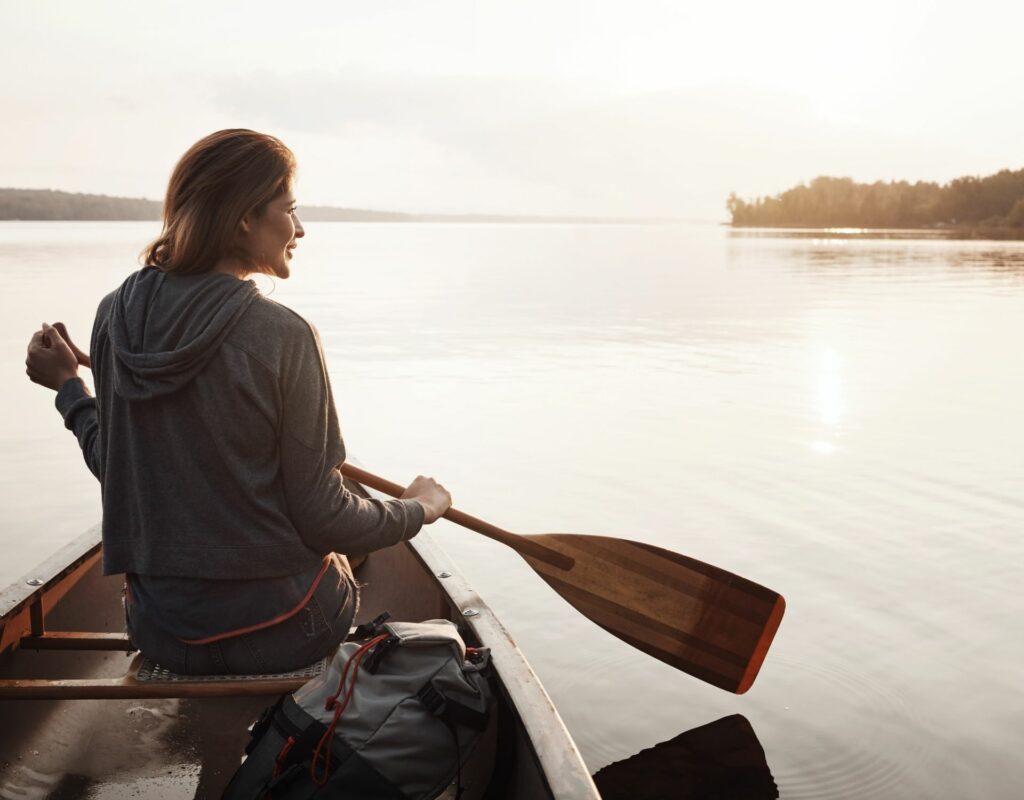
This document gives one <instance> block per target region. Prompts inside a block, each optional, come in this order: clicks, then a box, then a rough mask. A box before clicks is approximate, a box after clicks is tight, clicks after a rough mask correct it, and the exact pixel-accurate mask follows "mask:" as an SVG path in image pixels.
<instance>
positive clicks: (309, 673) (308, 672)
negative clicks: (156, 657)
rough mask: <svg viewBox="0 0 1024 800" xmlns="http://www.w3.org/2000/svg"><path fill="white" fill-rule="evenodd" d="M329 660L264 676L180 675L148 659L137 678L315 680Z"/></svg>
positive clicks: (164, 680)
mask: <svg viewBox="0 0 1024 800" xmlns="http://www.w3.org/2000/svg"><path fill="white" fill-rule="evenodd" d="M327 661H328V659H327V658H322V659H320V660H319V661H317V662H315V663H313V664H309V665H307V666H305V667H301V668H299V669H295V670H292V671H291V672H270V673H266V674H263V675H178V674H177V673H174V672H171V671H170V670H169V669H167V667H164V666H161V665H160V664H157V663H155V662H153V661H151V660H150V659H148V658H144V659H143V660H142V664H140V665H139V671H138V674H136V676H135V678H136V680H139V681H160V682H172V683H216V682H217V681H266V680H279V679H281V678H304V679H306V680H309V679H310V678H315V677H316V676H317V675H319V674H320V673H321V672H323V671H324V669H326V667H327Z"/></svg>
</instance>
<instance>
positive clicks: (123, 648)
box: [0, 526, 600, 800]
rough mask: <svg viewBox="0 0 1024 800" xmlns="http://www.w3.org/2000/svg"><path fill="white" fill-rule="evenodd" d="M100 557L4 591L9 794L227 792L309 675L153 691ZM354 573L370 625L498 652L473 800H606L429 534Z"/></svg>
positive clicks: (96, 542) (517, 655)
mask: <svg viewBox="0 0 1024 800" xmlns="http://www.w3.org/2000/svg"><path fill="white" fill-rule="evenodd" d="M100 548H101V544H100V529H99V526H96V527H94V528H92V529H90V530H89V531H87V532H86V533H85V534H83V535H82V536H81V537H80V538H78V539H77V540H75V541H74V542H72V543H70V544H69V545H67V546H66V547H64V548H62V549H61V550H59V551H58V552H57V553H55V554H54V555H53V556H51V557H50V558H49V559H48V560H47V561H46V562H44V563H43V564H41V565H40V566H39V567H38V568H37V569H35V570H33V571H32V572H30V573H29V574H27V575H26V576H24V578H22V579H21V580H19V581H17V582H15V583H14V584H13V585H11V586H9V587H7V588H6V589H3V590H2V591H0V720H2V721H3V724H2V725H0V797H14V796H18V797H20V796H25V797H37V798H44V797H48V798H54V799H55V800H56V798H68V797H85V796H88V797H101V796H102V797H107V796H112V797H113V796H116V797H121V796H143V797H160V798H192V797H195V798H215V797H219V796H220V794H221V791H222V789H223V787H224V786H225V785H226V783H227V781H228V780H229V778H230V777H231V775H232V774H233V772H234V770H235V769H237V767H238V764H239V761H240V758H241V756H242V752H243V749H244V746H245V743H246V741H247V740H248V734H247V731H246V729H247V726H248V725H249V723H250V722H251V721H252V720H253V719H254V718H255V717H256V715H257V714H258V712H259V711H260V710H261V709H262V708H263V707H265V706H266V705H268V704H269V703H270V702H272V700H273V699H274V696H275V695H276V694H278V693H280V692H281V691H285V690H289V689H291V688H294V687H295V686H296V685H297V683H298V682H301V680H302V679H301V678H300V679H296V678H295V677H292V676H290V677H286V678H272V679H263V680H260V681H252V682H248V684H249V685H248V686H245V685H242V684H245V683H247V682H237V684H236V685H232V686H230V687H229V688H230V689H231V691H232V692H236V690H237V692H241V694H238V693H236V694H235V696H228V697H226V696H220V695H221V694H223V690H224V686H225V685H227V684H230V681H229V682H227V684H221V685H218V684H217V683H216V682H214V683H209V682H192V683H190V684H189V685H187V686H184V687H182V685H181V684H180V683H175V682H174V681H155V682H154V681H153V680H143V679H142V672H141V671H139V663H140V661H141V656H138V655H137V654H134V655H133V654H131V653H129V652H128V651H127V640H126V639H125V637H124V618H123V610H122V604H121V587H122V579H121V577H120V576H111V577H105V576H103V575H102V574H101V568H100V560H101V558H100V557H101V552H100ZM356 577H357V579H358V580H359V582H360V583H361V584H362V586H363V589H362V594H361V600H360V611H359V615H358V617H357V620H356V621H357V622H365V621H368V620H370V619H372V618H373V617H374V616H376V615H377V614H378V613H380V612H381V611H383V610H387V611H389V612H390V613H391V615H392V618H393V619H396V620H411V621H418V620H425V619H436V618H444V619H450V620H452V621H454V622H456V624H458V625H459V627H460V629H461V630H462V632H463V635H464V638H465V639H466V641H467V644H470V645H473V646H476V647H488V648H490V650H491V657H492V663H493V665H494V670H495V673H496V683H497V686H498V692H497V695H498V701H497V713H496V714H494V715H493V716H492V723H491V725H490V727H489V729H488V731H487V733H486V734H485V736H484V739H483V740H482V743H481V745H480V746H479V747H478V748H477V750H476V752H475V754H474V756H473V758H472V759H471V762H470V763H468V764H465V765H463V783H464V785H465V787H466V791H465V792H464V794H463V797H464V798H465V799H466V800H470V799H471V798H482V797H485V796H486V797H487V798H502V799H505V798H507V800H519V799H520V798H522V799H523V800H526V799H529V800H537V799H538V798H566V799H567V800H569V799H571V800H599V798H600V795H599V793H598V791H597V789H596V788H595V785H594V782H593V780H592V778H591V776H590V774H589V772H588V770H587V767H586V765H585V764H584V763H583V759H582V758H581V757H580V753H579V751H578V749H577V747H576V745H575V743H574V742H573V740H572V737H571V736H570V735H569V732H568V731H567V730H566V727H565V724H564V723H563V722H562V719H561V718H560V716H559V714H558V711H557V710H556V709H555V707H554V705H553V704H552V702H551V699H550V698H549V697H548V695H547V693H546V692H545V690H544V688H543V685H542V684H541V682H540V680H539V679H538V678H537V675H536V674H535V673H534V672H533V670H532V669H531V668H530V665H529V664H528V662H527V660H526V658H525V657H524V656H523V653H522V652H521V651H520V650H519V648H518V647H517V646H516V644H515V641H514V639H513V637H512V636H511V635H510V633H509V632H508V631H507V630H506V629H505V627H504V626H503V625H502V623H501V621H500V620H499V619H497V617H496V616H495V615H494V613H493V612H492V611H491V609H490V608H489V607H488V606H487V603H486V602H485V601H484V600H483V598H482V597H481V596H480V594H479V593H478V592H477V591H476V590H475V589H474V587H472V586H471V585H470V584H469V582H468V581H467V580H466V579H465V578H464V577H463V576H462V575H461V574H460V573H459V571H458V569H457V567H456V566H455V564H454V563H453V562H452V560H451V558H450V557H449V556H448V555H447V554H446V553H445V552H444V550H442V549H441V547H440V546H439V545H438V544H437V542H436V541H435V540H434V538H433V537H432V536H431V534H430V532H429V531H428V530H424V531H422V532H421V533H420V534H419V535H418V536H416V537H415V538H414V539H413V540H411V541H409V542H403V543H401V544H398V545H395V546H393V547H390V548H387V549H384V550H379V551H377V552H375V553H372V554H370V556H369V557H368V558H367V559H366V561H365V562H363V564H362V565H360V566H359V567H358V569H357V571H356ZM275 681H276V682H275ZM449 791H451V790H449ZM444 796H445V797H447V796H448V795H447V794H446V795H444Z"/></svg>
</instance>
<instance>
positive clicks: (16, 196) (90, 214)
mask: <svg viewBox="0 0 1024 800" xmlns="http://www.w3.org/2000/svg"><path fill="white" fill-rule="evenodd" d="M162 207H163V204H162V203H160V202H158V201H156V200H142V199H135V198H131V197H109V196H107V195H105V194H75V193H72V192H57V191H53V190H51V189H0V220H2V219H7V220H14V219H19V220H137V219H141V220H159V219H160V218H161V209H162ZM299 216H300V217H301V218H302V219H304V220H307V221H310V222H312V221H318V222H322V221H331V220H337V221H342V222H404V221H409V220H412V219H414V218H413V216H412V215H410V214H400V213H395V212H390V211H369V210H365V209H359V208H334V207H332V206H300V207H299Z"/></svg>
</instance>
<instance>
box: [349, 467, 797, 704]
mask: <svg viewBox="0 0 1024 800" xmlns="http://www.w3.org/2000/svg"><path fill="white" fill-rule="evenodd" d="M341 471H342V473H343V474H344V475H345V476H346V477H348V478H351V479H353V480H356V481H359V482H360V483H361V484H363V485H365V486H369V487H372V488H374V489H376V490H378V491H381V492H385V493H387V494H390V495H392V496H393V497H399V496H401V494H402V492H403V491H404V488H403V487H402V486H400V485H399V484H397V483H393V482H391V481H389V480H387V479H385V478H381V477H379V476H377V475H374V474H373V473H371V472H367V471H366V470H364V469H362V468H360V467H356V466H354V465H352V464H348V463H346V464H343V465H342V468H341ZM444 517H445V519H448V520H451V521H452V522H454V523H456V524H458V525H461V526H463V527H465V528H469V529H470V530H472V531H476V532H477V533H480V534H482V535H484V536H487V537H488V538H490V539H494V540H495V541H498V542H501V543H502V544H505V545H508V546H509V547H511V548H512V549H513V550H515V551H516V552H517V553H519V555H521V556H522V557H523V558H524V559H526V562H527V563H528V564H529V565H530V566H531V567H533V569H534V570H535V571H536V572H537V574H538V575H540V576H541V578H543V579H544V580H545V581H546V582H547V583H548V585H549V586H551V588H553V589H554V590H555V591H556V592H558V594H560V595H561V596H562V597H563V598H564V599H565V600H567V601H568V602H569V603H570V604H571V605H572V606H574V607H575V608H576V610H577V611H579V612H580V613H581V614H583V615H584V616H586V617H588V618H589V619H591V620H592V621H593V622H595V623H597V624H598V625H600V626H601V627H602V628H604V629H605V630H606V631H608V632H609V633H611V634H612V635H614V636H616V637H618V638H619V639H621V640H622V641H624V642H626V643H628V644H631V645H633V646H634V647H636V648H637V649H638V650H642V651H643V652H645V653H647V654H648V655H651V656H653V657H654V658H657V659H659V660H661V661H663V662H665V663H666V664H669V665H671V666H673V667H676V668H677V669H680V670H683V671H684V672H686V673H688V674H690V675H693V676H694V677H696V678H700V679H701V680H703V681H707V682H708V683H710V684H712V685H713V686H718V687H720V688H722V689H725V690H727V691H730V692H735V693H737V694H742V693H743V692H745V691H747V689H749V688H750V687H751V685H752V684H753V683H754V679H755V678H756V677H757V673H758V671H759V670H760V669H761V664H762V663H764V659H765V656H766V655H767V654H768V648H769V647H770V646H771V643H772V639H773V638H774V637H775V632H776V631H777V630H778V628H779V623H781V622H782V615H783V614H784V613H785V610H786V602H785V600H784V599H783V598H782V595H780V594H778V593H777V592H773V591H772V590H771V589H766V588H765V587H763V586H760V585H758V584H756V583H754V582H753V581H749V580H747V579H746V578H741V577H740V576H739V575H734V574H733V573H731V572H727V571H726V570H724V569H719V568H718V567H714V566H712V565H710V564H705V563H703V562H702V561H698V560H697V559H695V558H688V557H687V556H683V555H680V554H678V553H673V552H672V551H671V550H665V549H663V548H661V547H655V546H654V545H650V544H641V543H640V542H632V541H629V540H627V539H616V538H612V537H609V536H590V535H586V534H574V533H545V534H531V535H526V536H523V535H520V534H517V533H511V532H509V531H506V530H504V529H502V528H499V527H497V526H496V525H492V524H491V523H489V522H485V521H484V520H481V519H477V518H476V517H472V516H470V515H469V514H467V513H465V512H464V511H459V510H457V509H454V508H451V509H449V510H448V511H447V512H445V515H444Z"/></svg>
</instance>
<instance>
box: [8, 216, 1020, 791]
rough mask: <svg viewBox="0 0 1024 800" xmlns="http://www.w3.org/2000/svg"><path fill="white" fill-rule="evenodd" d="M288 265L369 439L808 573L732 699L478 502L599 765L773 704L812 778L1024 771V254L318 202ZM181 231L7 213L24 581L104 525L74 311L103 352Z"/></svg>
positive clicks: (761, 570)
mask: <svg viewBox="0 0 1024 800" xmlns="http://www.w3.org/2000/svg"><path fill="white" fill-rule="evenodd" d="M307 230H308V235H307V237H306V239H305V240H303V242H302V243H301V246H300V248H299V250H298V255H297V257H296V261H295V264H294V276H293V278H292V279H290V280H288V281H277V282H276V283H272V282H271V281H270V280H269V279H268V280H263V281H262V282H261V286H262V288H263V289H264V290H265V291H267V292H271V293H272V294H273V297H274V298H275V299H277V300H280V301H281V302H284V303H286V304H288V305H290V306H292V307H293V308H295V309H296V310H298V311H299V312H300V313H302V314H304V315H305V316H307V317H308V318H310V319H311V320H312V321H314V322H315V324H316V325H317V326H318V327H319V328H320V331H321V333H322V334H323V338H324V342H325V346H326V350H327V355H328V360H329V368H330V370H331V375H332V380H333V385H334V389H335V394H336V398H337V402H338V406H339V412H340V415H341V419H342V425H343V428H344V430H345V434H346V440H347V442H348V445H349V448H350V450H351V451H352V452H353V453H354V454H356V455H357V456H358V457H359V458H360V459H361V460H362V461H363V462H364V463H365V464H366V465H367V466H370V467H371V468H375V469H376V471H378V472H381V473H383V474H385V475H388V476H390V477H392V478H393V479H395V480H397V481H405V480H408V479H409V478H411V477H413V476H414V475H415V474H416V473H417V472H425V473H427V474H433V475H435V476H436V477H438V478H439V479H441V480H442V481H443V482H444V483H445V484H446V485H447V486H448V487H450V488H451V490H452V492H453V494H454V495H455V499H456V502H457V504H458V505H459V506H460V507H461V508H464V509H465V510H467V511H470V512H471V513H477V514H478V515H480V516H483V517H485V518H488V519H490V520H492V521H494V522H496V523H498V524H502V525H504V526H506V527H508V528H511V529H512V530H518V531H523V532H530V531H536V532H547V531H571V532H588V533H605V534H609V535H619V536H624V537H629V538H633V539H640V540H644V541H649V542H652V543H654V544H658V545H661V546H663V547H669V548H671V549H674V550H677V551H679V552H682V553H686V554H689V555H691V556H694V557H696V558H699V559H702V560H705V561H708V562H711V563H714V564H717V565H719V566H722V567H725V568H727V569H730V570H732V571H734V572H738V573H740V574H742V575H745V576H747V577H749V578H751V579H753V580H755V581H757V582H759V583H763V584H765V585H767V586H770V587H772V588H773V589H776V590H777V591H780V592H782V593H783V594H785V595H786V597H787V599H788V603H789V607H788V611H787V615H786V619H785V620H784V622H783V625H782V628H781V629H780V631H779V635H778V637H777V639H776V643H775V645H774V647H773V650H772V652H771V653H770V655H769V658H768V660H767V662H766V664H765V666H764V668H763V669H762V672H761V675H760V677H759V679H758V681H757V683H756V684H755V686H754V688H753V689H752V690H751V691H750V692H749V693H748V694H747V695H744V696H741V697H735V696H731V695H729V694H727V693H724V692H722V691H720V690H718V689H715V688H713V687H710V686H707V685H704V684H702V683H700V682H699V681H697V680H696V679H693V678H690V677H688V676H686V675H684V674H682V673H678V672H675V671H674V670H672V669H670V668H668V667H666V666H664V665H662V664H660V663H659V662H656V661H653V660H651V659H649V658H647V657H645V656H643V655H642V654H640V653H638V652H636V651H634V650H632V649H631V648H629V647H628V646H626V645H623V644H621V643H620V642H618V641H617V640H615V639H613V638H611V637H610V636H608V635H607V634H605V633H604V632H602V631H600V630H599V629H597V628H595V627H594V626H593V625H591V624H590V623H589V622H587V621H586V620H584V619H582V618H581V617H579V616H578V615H577V614H576V613H575V612H574V611H572V610H571V609H570V608H569V607H567V606H566V604H565V603H564V602H563V601H561V600H560V598H559V597H558V596H557V595H555V594H554V593H553V592H552V591H551V590H550V589H548V588H547V586H546V585H545V584H543V583H542V582H541V581H540V580H539V579H538V578H536V577H535V576H534V575H533V573H532V571H531V570H530V569H529V568H528V567H526V566H525V565H524V564H523V563H522V562H520V560H519V559H518V557H517V556H515V555H514V554H511V553H510V552H506V551H505V550H503V549H502V548H501V547H500V546H498V545H495V544H492V543H490V542H488V541H487V540H484V539H481V538H478V537H476V536H474V535H473V534H470V533H467V532H464V531H462V530H460V529H458V528H455V527H453V526H451V525H449V524H448V523H439V524H438V525H437V526H436V531H437V535H438V537H439V539H440V541H441V543H442V544H443V546H444V547H445V548H446V549H447V551H448V552H449V553H450V554H451V555H452V556H453V557H454V558H455V559H456V560H457V562H458V564H459V566H460V567H461V568H462V569H463V571H464V572H466V574H467V575H468V577H469V578H470V580H471V581H473V582H474V583H475V584H476V585H478V586H479V587H480V588H481V591H482V593H483V594H484V596H485V597H486V598H487V599H488V601H489V602H490V603H491V605H492V606H493V607H494V608H495V609H496V611H497V612H498V613H499V614H500V615H501V616H502V617H503V618H504V620H505V621H506V623H507V625H508V627H509V628H510V629H511V630H512V632H513V633H514V635H515V636H516V638H517V640H518V642H519V643H520V645H521V646H522V647H523V649H524V651H525V652H526V655H527V657H528V658H529V659H530V660H531V662H532V663H533V665H534V667H535V668H536V670H537V672H538V673H539V674H540V676H541V678H542V679H543V680H544V682H545V685H546V686H547V689H548V691H549V692H550V693H551V695H552V697H553V698H554V700H555V702H556V703H557V705H558V707H559V709H560V710H561V712H562V715H563V716H564V718H565V720H566V722H567V723H568V725H569V727H570V729H571V730H572V732H573V734H574V735H575V737H576V740H577V742H578V743H579V745H580V748H581V750H582V752H583V754H584V757H585V759H586V761H587V763H588V765H589V766H590V767H592V768H593V769H595V770H596V769H598V768H600V767H602V766H604V765H605V764H607V763H609V762H611V761H614V760H617V759H621V758H624V757H626V756H628V755H630V754H632V753H634V752H636V751H637V750H639V749H641V748H643V747H649V746H651V745H653V744H655V743H656V742H659V741H662V740H665V739H668V738H671V737H672V736H674V735H676V734H678V733H680V732H682V731H684V730H687V729H689V728H694V727H696V726H699V725H704V724H705V723H708V722H711V721H712V720H715V719H718V718H720V717H723V716H726V715H729V714H737V713H739V714H742V715H744V716H745V717H746V718H747V719H748V720H749V721H750V723H751V724H752V726H753V728H754V730H755V732H756V734H757V737H758V739H759V740H760V742H761V743H762V745H763V746H764V749H765V752H766V754H767V759H768V764H769V766H770V767H771V770H772V772H773V774H774V776H775V779H776V781H777V783H778V785H779V787H780V790H781V792H782V796H783V797H788V798H805V797H806V798H810V797H815V798H832V797H835V798H840V797H885V798H890V797H891V798H921V797H929V798H964V797H979V798H980V797H984V798H1011V797H1017V796H1019V793H1020V786H1021V785H1024V760H1022V759H1021V757H1020V754H1021V752H1024V698H1022V693H1021V689H1020V685H1019V684H1020V677H1021V666H1020V665H1021V664H1022V663H1024V622H1022V618H1024V598H1022V594H1021V591H1020V589H1019V587H1020V585H1021V582H1022V578H1024V575H1022V572H1024V545H1022V543H1021V536H1020V532H1021V530H1022V528H1024V493H1022V488H1024V460H1022V457H1021V453H1022V452H1024V425H1021V424H1020V422H1019V416H1020V410H1019V408H1020V402H1021V400H1020V399H1021V396H1022V395H1024V378H1022V374H1024V373H1022V369H1021V367H1022V366H1024V365H1022V357H1021V341H1022V338H1024V246H1022V245H1021V244H1018V243H990V242H949V241H941V240H929V239H913V238H897V239H888V240H883V239H871V238H864V237H856V236H845V235H839V234H835V235H830V234H827V233H807V232H804V233H803V234H797V235H776V234H771V235H769V234H765V233H756V232H749V233H744V234H741V233H734V232H730V231H729V230H727V229H724V228H722V227H719V226H715V225H707V226H700V225H679V226H615V227H599V226H579V227H577V226H484V225H476V226H469V225H451V226H447V225H384V224H377V225H341V224H324V223H321V224H310V225H309V226H308V228H307ZM154 233H155V229H154V228H153V227H152V226H151V225H149V224H148V223H0V288H2V297H3V298H4V299H3V302H4V309H3V311H4V313H3V316H2V321H0V358H2V362H0V365H2V368H3V374H4V375H5V376H6V378H5V383H4V385H5V387H6V390H7V391H6V393H5V395H4V400H3V429H2V431H0V444H2V446H3V452H4V458H3V461H2V462H0V470H2V480H0V493H2V502H3V507H4V509H5V517H4V525H3V529H2V533H0V545H2V546H3V550H2V552H3V554H4V555H3V558H2V561H0V584H4V585H6V584H7V583H8V582H10V581H13V580H15V579H16V578H18V577H19V576H21V575H23V574H24V573H26V572H28V571H29V570H30V569H31V568H32V567H33V566H34V565H35V564H36V563H38V562H39V561H40V560H42V559H43V558H45V557H46V556H47V555H48V554H49V553H50V552H52V551H53V549H54V548H56V547H57V546H58V545H59V544H61V543H63V542H65V541H67V540H68V539H70V538H72V537H73V536H75V535H76V534H78V533H80V532H81V531H82V530H84V529H85V528H86V527H88V526H89V525H91V524H93V523H94V522H96V521H97V519H98V516H99V495H98V489H97V486H96V485H95V483H94V481H93V479H92V477H91V475H89V474H88V472H87V471H86V468H85V466H84V464H83V463H82V461H81V458H80V456H79V454H78V451H77V446H76V444H75V442H74V439H73V438H72V437H71V435H70V434H69V433H68V432H67V431H65V430H64V429H63V427H62V425H61V421H60V419H59V417H58V415H57V413H56V411H55V410H54V409H53V407H52V394H51V393H49V392H47V391H45V390H43V389H41V388H39V387H36V386H34V385H32V384H30V383H29V382H28V380H27V379H26V378H25V376H24V367H23V363H22V362H23V359H24V348H25V344H26V342H27V339H28V336H29V334H30V333H31V332H32V331H33V330H34V329H35V328H36V327H37V326H38V324H39V323H40V322H41V321H42V320H44V319H45V320H47V321H53V320H55V319H58V318H60V319H63V320H64V321H66V322H67V323H68V326H69V328H70V330H71V331H72V333H73V334H74V335H75V336H76V338H78V339H79V340H81V344H83V346H84V345H85V344H86V342H87V341H88V332H89V329H90V326H91V323H92V315H93V312H94V310H95V307H96V304H97V302H98V301H99V299H100V298H101V296H102V295H103V294H105V293H106V292H107V291H109V290H110V289H111V288H113V287H114V286H116V285H117V284H118V283H119V282H120V281H121V280H122V279H123V277H124V276H125V275H126V274H128V272H130V271H131V270H132V269H133V268H134V266H133V265H134V263H135V262H134V256H135V254H136V252H137V251H138V250H139V249H140V248H141V247H142V245H143V244H144V243H145V242H146V240H147V239H148V238H149V237H151V236H152V235H153V234H154Z"/></svg>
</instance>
